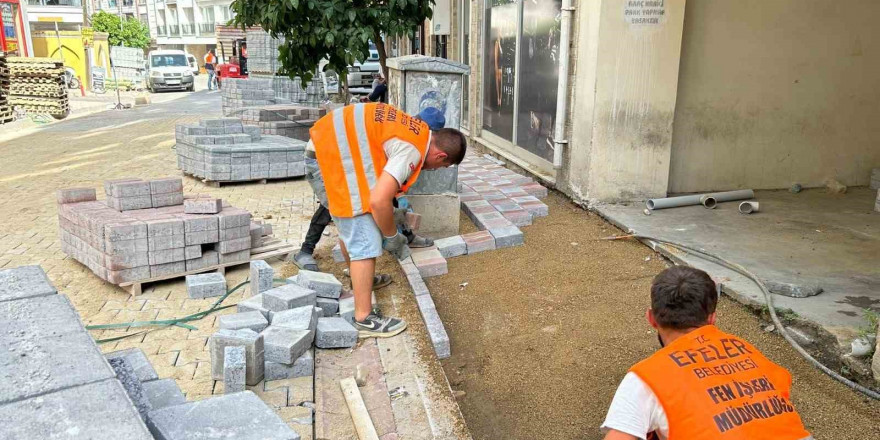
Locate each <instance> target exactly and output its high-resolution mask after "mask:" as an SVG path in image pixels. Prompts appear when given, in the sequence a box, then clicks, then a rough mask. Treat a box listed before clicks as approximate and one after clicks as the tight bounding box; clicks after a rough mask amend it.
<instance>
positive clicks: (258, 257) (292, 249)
mask: <svg viewBox="0 0 880 440" xmlns="http://www.w3.org/2000/svg"><path fill="white" fill-rule="evenodd" d="M294 252H296V248H295V247H293V246H290V247H285V248H281V249H278V250H274V251H270V252H265V253H262V254H252V255H251V260H265V259H266V258H272V257H278V256H281V255H288V254H292V253H294Z"/></svg>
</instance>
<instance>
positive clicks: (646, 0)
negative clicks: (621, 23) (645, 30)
mask: <svg viewBox="0 0 880 440" xmlns="http://www.w3.org/2000/svg"><path fill="white" fill-rule="evenodd" d="M665 3H666V1H665V0H627V1H626V3H624V8H623V18H624V19H625V20H626V22H627V23H629V24H631V25H658V24H663V23H664V22H665V21H666V5H665Z"/></svg>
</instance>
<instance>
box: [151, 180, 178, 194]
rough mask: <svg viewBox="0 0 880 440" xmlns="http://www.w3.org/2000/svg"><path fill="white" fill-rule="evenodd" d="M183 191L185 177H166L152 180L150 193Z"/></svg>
mask: <svg viewBox="0 0 880 440" xmlns="http://www.w3.org/2000/svg"><path fill="white" fill-rule="evenodd" d="M179 192H183V179H181V178H180V177H166V178H163V179H154V180H151V181H150V193H152V194H168V193H179Z"/></svg>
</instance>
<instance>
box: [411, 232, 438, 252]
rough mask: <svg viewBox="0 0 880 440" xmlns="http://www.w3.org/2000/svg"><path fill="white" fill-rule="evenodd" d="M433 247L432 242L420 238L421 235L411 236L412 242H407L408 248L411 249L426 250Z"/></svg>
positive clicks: (426, 238) (428, 239)
mask: <svg viewBox="0 0 880 440" xmlns="http://www.w3.org/2000/svg"><path fill="white" fill-rule="evenodd" d="M431 246H434V240H431V239H430V238H428V237H422V236H421V235H413V236H412V240H410V242H409V247H411V248H413V249H418V248H426V247H431Z"/></svg>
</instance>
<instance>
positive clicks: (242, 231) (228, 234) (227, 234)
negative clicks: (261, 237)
mask: <svg viewBox="0 0 880 440" xmlns="http://www.w3.org/2000/svg"><path fill="white" fill-rule="evenodd" d="M245 237H247V238H248V239H250V238H251V235H250V228H249V227H248V226H238V227H235V228H229V229H221V230H220V241H228V240H236V239H240V238H245Z"/></svg>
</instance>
